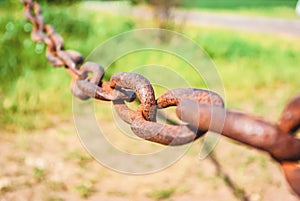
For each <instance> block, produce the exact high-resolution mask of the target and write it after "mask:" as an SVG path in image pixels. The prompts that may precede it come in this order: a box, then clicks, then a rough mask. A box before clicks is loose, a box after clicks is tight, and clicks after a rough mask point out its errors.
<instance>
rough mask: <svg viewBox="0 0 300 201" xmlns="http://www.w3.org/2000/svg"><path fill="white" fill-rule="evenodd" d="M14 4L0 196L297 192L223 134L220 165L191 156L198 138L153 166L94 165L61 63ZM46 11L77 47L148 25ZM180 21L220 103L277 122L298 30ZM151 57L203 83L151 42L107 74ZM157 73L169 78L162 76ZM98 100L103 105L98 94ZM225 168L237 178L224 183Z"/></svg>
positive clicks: (292, 76) (6, 51) (293, 74)
mask: <svg viewBox="0 0 300 201" xmlns="http://www.w3.org/2000/svg"><path fill="white" fill-rule="evenodd" d="M7 6H8V7H7ZM21 8H22V7H21V6H20V5H19V3H15V4H9V5H6V7H4V6H3V7H0V16H1V17H0V28H1V30H3V31H1V32H0V46H1V47H2V48H1V49H0V55H1V56H0V63H1V68H0V70H1V73H0V79H1V82H2V83H1V85H0V86H1V88H0V98H1V100H3V101H1V103H0V114H1V116H0V128H1V133H4V134H2V135H0V142H1V146H0V151H1V153H2V154H3V157H2V158H1V160H0V164H5V165H3V169H2V170H1V171H0V200H1V199H2V196H3V197H4V198H5V199H6V198H7V199H8V200H18V199H19V198H20V196H22V198H25V199H26V198H27V199H28V200H52V201H53V200H99V199H98V198H103V199H102V200H122V201H123V200H195V199H199V197H200V198H203V199H204V200H218V199H219V200H224V199H227V200H242V197H243V195H244V191H245V194H247V195H249V197H250V198H251V199H250V200H256V201H260V200H275V201H276V200H278V201H279V200H297V198H296V197H295V196H293V195H292V193H291V192H290V191H289V188H288V185H287V184H286V183H285V181H284V178H283V177H282V174H281V173H280V170H279V168H278V166H277V165H276V164H275V163H273V162H271V159H270V158H269V157H268V156H266V155H263V154H261V153H260V152H257V151H255V150H251V149H248V148H245V147H244V146H238V145H237V144H236V143H232V142H231V141H229V142H228V140H226V141H225V140H224V141H223V140H222V141H221V142H220V145H219V146H218V147H217V148H216V157H217V159H218V158H219V159H221V160H222V167H218V165H216V163H215V162H214V163H213V162H211V161H209V160H205V161H203V162H202V161H201V162H199V161H197V154H198V153H199V147H200V144H199V143H200V142H199V141H198V142H197V143H196V145H195V146H196V148H195V147H194V148H193V149H191V150H189V152H188V154H187V155H186V157H184V158H183V159H182V160H180V162H178V163H177V164H175V165H174V166H172V167H170V168H167V169H165V170H163V171H161V172H159V173H156V174H154V175H144V176H141V177H138V176H130V175H122V174H118V173H116V172H114V171H111V170H107V169H106V168H104V167H101V166H99V165H98V163H96V162H95V161H94V160H93V159H92V158H91V157H90V156H89V155H88V154H87V153H86V151H85V150H84V149H83V147H82V145H81V144H80V143H79V140H78V138H77V137H76V135H75V133H76V130H75V129H74V125H73V122H72V105H71V102H72V96H71V93H70V90H69V83H70V78H69V76H68V74H67V73H66V72H65V70H64V69H63V68H61V69H57V68H52V67H51V66H50V65H49V64H48V63H47V61H46V59H45V55H44V51H45V46H43V45H42V44H35V43H33V42H32V41H31V40H30V30H31V25H30V24H28V23H27V22H26V21H25V20H24V19H23V16H22V12H21ZM44 15H45V20H46V21H47V22H48V23H50V24H53V25H54V27H55V28H56V30H57V31H58V32H59V33H61V35H62V36H63V37H64V39H65V43H66V48H67V49H75V50H77V51H79V52H82V53H83V55H84V56H87V55H88V54H89V53H90V52H91V51H92V50H93V49H94V48H95V47H96V46H97V45H98V44H99V43H101V42H104V41H106V40H107V39H109V38H111V37H113V36H115V35H117V34H120V33H123V32H126V31H129V30H132V29H134V28H146V27H151V26H152V24H151V22H143V23H141V22H140V21H139V20H135V19H131V18H129V17H126V16H113V15H108V14H102V13H99V12H95V11H90V10H80V9H78V7H77V6H76V5H74V6H69V7H59V6H57V7H56V6H50V7H44ZM61 19H64V20H61ZM181 30H184V32H183V33H184V34H185V35H186V36H188V37H189V38H190V39H192V40H193V41H195V42H197V44H198V45H199V46H200V47H202V48H203V49H204V50H205V51H206V52H207V54H208V55H209V56H210V57H211V58H212V60H213V62H214V63H215V66H216V68H217V70H218V72H219V74H220V76H221V79H222V81H223V83H224V87H225V92H226V106H227V107H229V108H234V109H239V110H242V111H246V112H250V113H254V114H257V115H262V116H264V117H266V118H267V119H269V120H271V121H276V120H277V118H278V116H279V114H280V112H281V109H282V108H283V106H284V105H285V103H286V101H287V100H288V99H289V98H290V97H291V96H293V95H294V94H297V93H299V84H300V82H299V78H298V75H299V65H300V57H299V55H300V39H297V38H282V37H279V36H278V37H277V36H273V35H263V34H253V33H246V32H238V31H229V30H222V29H215V28H209V27H188V28H185V29H181ZM152 61H157V62H158V63H159V64H160V65H163V66H169V67H170V68H172V69H173V70H176V71H177V72H178V73H179V74H181V75H182V76H183V77H184V78H186V79H188V80H189V81H190V83H191V84H192V85H193V86H194V87H203V82H200V81H199V80H197V79H195V78H194V77H193V76H191V73H190V72H189V71H186V68H185V66H186V65H188V64H186V63H185V62H183V61H181V60H180V59H179V58H178V57H174V56H173V55H169V54H162V53H161V52H156V51H152V52H151V51H148V52H137V53H134V54H129V55H127V56H126V57H123V58H120V60H118V61H117V62H115V63H113V65H112V67H111V68H109V70H108V71H107V76H106V77H105V80H108V79H109V76H110V75H112V74H113V73H114V72H117V71H130V70H132V69H133V68H135V67H136V66H141V65H145V64H151V62H152ZM160 76H161V77H165V78H166V79H168V76H169V75H168V74H162V75H160ZM99 106H103V107H105V106H109V105H108V104H106V103H103V102H101V103H99ZM105 112H107V111H104V110H99V112H98V113H97V115H99V116H100V117H99V118H100V119H104V122H105V123H106V124H105V129H107V130H110V129H112V126H113V123H114V122H112V121H111V119H110V118H109V117H108V116H109V115H107V113H105ZM120 139H122V138H121V137H120V138H118V139H115V141H116V143H118V142H119V141H120ZM121 143H123V144H124V143H125V141H124V142H121ZM127 146H128V145H127ZM140 146H142V145H140ZM140 146H138V145H137V147H138V148H140ZM142 148H143V147H142ZM241 156H243V157H241ZM210 160H212V159H210ZM191 164H193V165H191ZM20 167H22V168H20ZM195 167H197V168H195ZM223 169H224V172H225V173H224V172H223ZM66 170H68V171H66ZM227 174H229V175H230V176H231V177H232V180H233V181H234V183H238V184H240V185H241V187H239V186H235V187H232V186H231V187H230V181H229V180H228V178H227V177H226V175H227ZM57 178H58V179H57ZM5 182H6V183H5ZM137 189H138V191H137ZM14 196H15V197H14ZM9 198H11V199H9ZM13 198H15V199H13ZM100 200H101V199H100Z"/></svg>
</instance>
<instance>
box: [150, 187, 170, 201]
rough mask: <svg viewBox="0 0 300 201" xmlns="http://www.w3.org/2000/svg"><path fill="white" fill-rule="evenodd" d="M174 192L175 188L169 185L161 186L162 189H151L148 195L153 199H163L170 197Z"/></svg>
mask: <svg viewBox="0 0 300 201" xmlns="http://www.w3.org/2000/svg"><path fill="white" fill-rule="evenodd" d="M174 192H175V188H171V187H170V188H162V189H157V190H153V191H152V192H151V193H150V194H149V197H151V198H152V199H155V200H165V199H168V198H170V197H172V195H173V194H174Z"/></svg>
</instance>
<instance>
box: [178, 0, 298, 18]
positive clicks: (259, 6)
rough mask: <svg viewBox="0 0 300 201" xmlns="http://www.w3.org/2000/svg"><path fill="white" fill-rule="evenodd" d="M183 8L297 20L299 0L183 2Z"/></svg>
mask: <svg viewBox="0 0 300 201" xmlns="http://www.w3.org/2000/svg"><path fill="white" fill-rule="evenodd" d="M181 2H182V7H184V8H189V9H200V10H204V11H211V12H224V13H235V14H242V15H251V16H266V17H282V18H297V17H298V16H297V15H296V13H295V7H296V3H297V0H289V1H284V0H253V1H239V0H212V1H210V0H195V1H190V0H181Z"/></svg>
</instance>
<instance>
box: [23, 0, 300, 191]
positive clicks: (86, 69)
mask: <svg viewBox="0 0 300 201" xmlns="http://www.w3.org/2000/svg"><path fill="white" fill-rule="evenodd" d="M22 2H23V4H24V7H25V9H24V14H25V17H26V19H27V20H28V21H30V22H31V23H32V24H33V28H32V32H31V38H32V40H33V41H35V42H42V43H44V44H46V46H47V47H46V57H47V59H48V61H49V62H50V63H51V64H52V65H53V66H55V67H60V66H62V67H65V68H66V70H67V71H68V73H69V74H70V76H71V77H72V82H71V91H72V93H73V95H74V96H76V97H78V98H80V99H81V100H86V99H89V98H91V97H92V98H95V99H98V100H104V101H112V102H113V104H114V107H115V110H116V112H117V114H118V115H119V116H120V118H121V119H122V120H124V121H125V122H127V123H128V124H130V126H131V129H132V131H133V133H135V134H136V135H137V136H139V137H141V138H143V139H146V140H149V141H152V142H156V143H160V144H163V145H171V146H176V145H182V144H186V143H189V142H192V141H194V140H195V139H197V138H199V137H201V136H203V135H204V134H205V133H206V132H207V131H213V132H216V133H219V134H221V135H224V136H226V137H228V138H230V139H233V140H236V141H238V142H241V143H243V144H245V145H248V146H250V147H253V148H256V149H259V150H263V151H265V152H267V153H269V154H270V155H271V157H272V158H273V159H274V160H275V161H277V162H278V163H279V164H280V165H281V167H282V170H283V172H284V173H285V176H286V179H287V181H288V182H289V184H290V186H291V187H292V189H293V190H294V192H295V193H296V194H297V195H298V196H299V197H300V164H299V160H300V140H299V138H297V136H296V132H297V130H298V129H299V127H300V95H298V96H296V97H295V98H293V99H291V100H290V101H289V102H288V103H287V105H286V107H285V109H284V110H283V112H282V115H281V118H280V120H279V123H278V124H273V123H270V122H268V121H266V120H264V119H262V118H258V117H255V116H252V115H249V114H245V113H241V112H236V111H232V110H228V109H225V108H224V102H223V100H222V98H221V97H220V96H219V95H218V94H216V93H214V92H212V91H209V90H204V89H192V88H186V89H173V90H170V91H168V92H167V93H165V94H164V95H162V96H160V97H159V98H157V99H156V98H155V94H154V90H153V87H152V85H151V83H150V82H149V81H148V80H147V79H146V78H145V77H143V76H141V75H138V74H134V73H128V72H120V73H116V74H114V75H113V76H112V77H111V79H110V81H109V82H102V78H103V75H104V69H103V67H101V66H100V65H99V64H96V63H93V62H85V63H83V57H82V55H81V54H80V53H78V52H76V51H73V50H64V40H63V38H62V37H61V36H60V35H59V34H58V33H56V32H55V30H54V28H53V27H52V26H51V25H48V24H45V23H44V20H43V17H42V15H41V8H40V6H39V4H38V3H36V2H33V1H32V0H22ZM89 74H92V76H91V77H89ZM136 98H138V99H139V100H140V103H141V104H140V106H139V107H138V110H137V111H134V110H131V109H129V108H128V106H127V105H126V101H127V102H131V101H134V100H135V99H136ZM170 106H176V107H177V108H176V113H177V116H178V117H179V118H180V119H181V120H182V121H184V122H187V123H188V124H187V125H168V124H162V123H158V122H156V113H157V109H163V108H166V107H170ZM221 117H225V118H224V119H222V118H221ZM220 124H222V129H221V130H220Z"/></svg>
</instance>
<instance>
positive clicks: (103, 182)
mask: <svg viewBox="0 0 300 201" xmlns="http://www.w3.org/2000/svg"><path fill="white" fill-rule="evenodd" d="M199 151H200V141H198V142H196V143H194V144H193V146H192V148H191V149H190V150H189V151H188V153H187V154H186V155H184V156H183V157H182V158H181V159H180V160H179V161H178V162H177V163H175V164H174V165H172V166H171V167H169V168H166V169H164V170H162V171H159V172H157V173H154V174H149V175H142V176H132V175H125V174H120V173H117V172H114V171H112V170H110V169H107V168H105V167H103V166H101V165H100V164H99V163H98V162H96V161H95V160H94V159H93V158H91V157H90V156H89V155H88V154H87V152H86V150H85V149H84V148H83V146H82V145H81V142H80V139H79V138H78V136H77V134H76V129H75V126H74V123H73V122H71V121H70V122H65V123H60V124H57V125H56V126H55V127H54V128H49V129H46V130H43V131H37V132H34V133H23V134H17V135H16V134H6V133H2V134H1V135H0V152H1V158H0V164H1V170H0V201H23V200H24V201H25V200H26V201H27V200H31V201H35V200H36V201H40V200H46V201H62V200H95V201H102V200H103V201H110V200H114V201H118V200H122V201H124V200H125V201H126V200H131V201H132V200H133V201H134V200H136V201H137V200H145V201H148V200H180V201H185V200H204V201H205V200H207V201H208V200H232V201H234V200H250V201H262V200H272V201H282V200H289V201H296V200H298V199H297V197H296V196H295V195H294V194H293V193H292V192H291V190H290V188H289V186H288V184H287V183H286V181H285V179H284V176H283V175H282V174H281V170H280V167H279V166H278V165H277V164H276V163H274V162H273V161H271V159H270V158H269V156H267V155H266V154H264V153H262V152H258V151H256V150H252V149H249V148H246V147H244V146H240V145H238V144H236V143H234V142H232V141H229V140H228V139H225V138H222V139H221V141H220V142H219V143H218V145H217V147H216V149H215V151H214V154H213V155H212V156H211V157H208V158H206V159H205V160H199V159H198V153H199Z"/></svg>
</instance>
